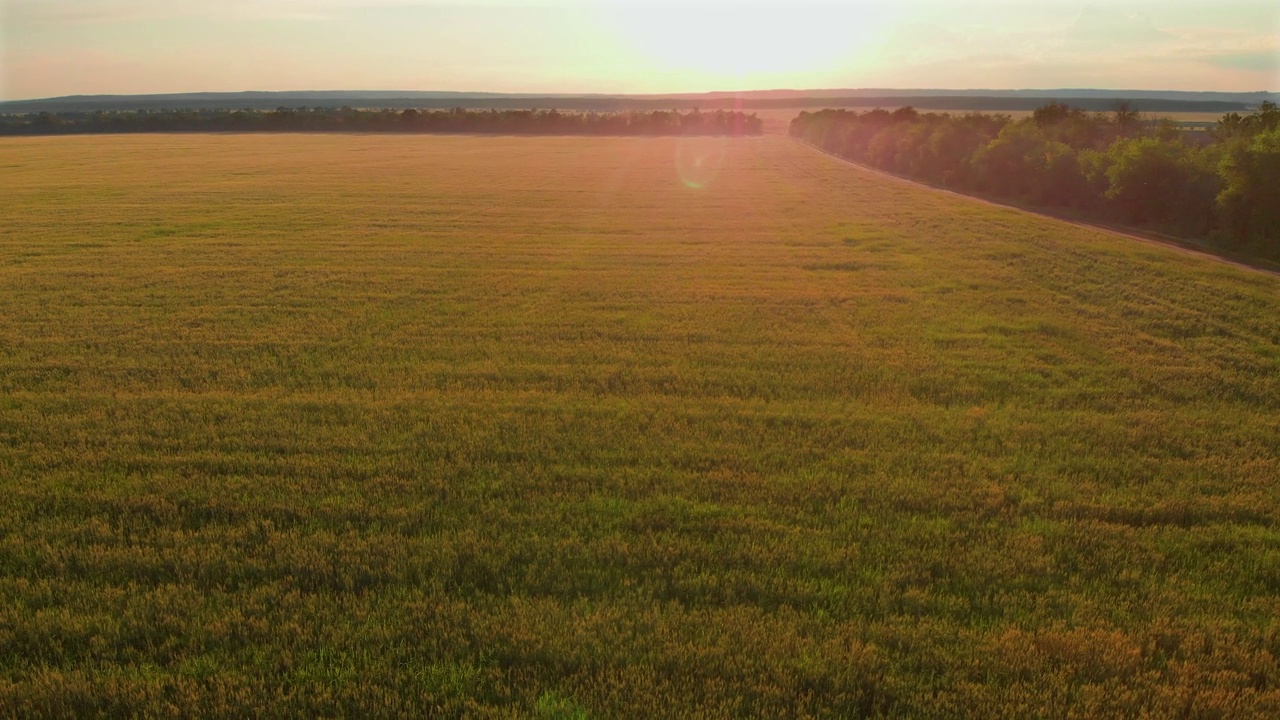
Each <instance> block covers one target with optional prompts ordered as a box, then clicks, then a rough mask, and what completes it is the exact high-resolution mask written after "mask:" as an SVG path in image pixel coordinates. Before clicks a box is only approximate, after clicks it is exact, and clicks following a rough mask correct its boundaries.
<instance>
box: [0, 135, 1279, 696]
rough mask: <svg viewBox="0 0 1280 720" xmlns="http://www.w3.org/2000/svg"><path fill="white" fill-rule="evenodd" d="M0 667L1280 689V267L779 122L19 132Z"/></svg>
mask: <svg viewBox="0 0 1280 720" xmlns="http://www.w3.org/2000/svg"><path fill="white" fill-rule="evenodd" d="M0 210H2V213H0V217H3V222H0V497H3V501H0V530H2V532H0V715H2V716H8V717H55V716H67V717H70V716H76V717H92V716H105V717H121V716H155V717H185V716H197V715H198V716H207V717H215V716H241V715H243V714H245V713H246V712H250V710H251V712H250V714H255V715H260V716H263V717H296V716H327V717H337V716H344V717H345V716H414V717H421V716H446V717H450V716H472V717H492V716H499V717H543V718H580V717H592V718H613V717H618V718H622V717H633V718H635V717H703V718H722V717H792V716H794V717H896V718H904V717H905V718H911V717H914V718H942V717H971V716H981V717H989V718H999V717H1007V718H1025V717H1090V718H1105V717H1152V718H1156V717H1196V718H1250V717H1257V718H1264V717H1275V716H1277V715H1278V714H1280V527H1278V526H1277V520H1278V519H1280V485H1278V484H1277V478H1280V453H1278V452H1277V448H1280V412H1278V411H1280V279H1277V278H1276V277H1273V276H1270V275H1266V274H1263V273H1257V272H1249V271H1247V270H1242V269H1239V268H1236V267H1232V266H1229V265H1226V264H1223V263H1218V262H1214V261H1211V260H1207V259H1204V258H1199V257H1194V256H1190V255H1187V254H1185V253H1179V252H1175V251H1172V250H1168V249H1164V248H1161V247H1156V246H1152V245H1147V244H1141V243H1136V242H1133V241H1131V240H1126V239H1123V238H1120V237H1117V236H1113V235H1108V234H1106V233H1103V232H1100V231H1095V230H1090V229H1084V228H1078V227H1074V226H1071V225H1067V224H1065V223H1062V222H1059V221H1054V220H1049V219H1044V218H1039V217H1035V216H1032V215H1028V214H1025V213H1021V212H1018V211H1016V210H1010V209H1004V208H996V207H990V206H985V205H982V204H979V203H975V202H972V201H970V200H966V199H964V198H959V197H954V196H949V195H945V194H939V193H935V192H931V191H929V190H925V189H921V188H916V187H911V186H907V185H903V184H899V183H895V182H893V181H891V180H887V179H884V178H881V177H878V176H875V175H872V174H869V173H865V172H863V171H860V170H859V169H857V168H853V167H850V166H847V165H843V164H841V163H839V162H837V161H835V160H832V159H831V158H828V157H825V156H823V155H820V154H818V153H816V152H814V151H812V150H809V149H808V148H805V147H802V146H800V145H798V144H796V143H793V142H790V141H788V140H787V139H785V138H781V137H773V136H770V137H764V138H753V139H737V140H726V139H700V140H696V141H695V140H678V139H670V138H667V139H640V138H590V139H586V138H495V137H455V136H449V137H444V136H395V137H377V136H358V135H341V136H328V135H274V136H268V135H254V136H236V135H175V136H144V137H127V136H119V137H112V136H101V137H84V138H79V137H77V138H42V139H25V140H6V141H2V142H0Z"/></svg>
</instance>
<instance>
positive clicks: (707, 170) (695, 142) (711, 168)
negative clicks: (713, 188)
mask: <svg viewBox="0 0 1280 720" xmlns="http://www.w3.org/2000/svg"><path fill="white" fill-rule="evenodd" d="M727 144H728V140H726V139H725V138H723V137H711V136H685V137H681V138H679V139H678V140H676V173H678V174H679V175H680V181H681V182H683V183H684V185H685V187H688V188H692V189H694V190H698V189H701V188H704V187H706V186H708V185H710V184H711V183H713V182H715V179H716V178H717V177H718V176H719V175H720V170H721V169H723V168H724V156H725V148H726V146H727Z"/></svg>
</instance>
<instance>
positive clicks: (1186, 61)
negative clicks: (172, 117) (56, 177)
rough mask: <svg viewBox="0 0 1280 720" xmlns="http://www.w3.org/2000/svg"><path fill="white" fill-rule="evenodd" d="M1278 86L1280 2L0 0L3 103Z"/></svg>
mask: <svg viewBox="0 0 1280 720" xmlns="http://www.w3.org/2000/svg"><path fill="white" fill-rule="evenodd" d="M784 87H785V88H821V87H909V88H926V87H928V88H935V87H942V88H975V87H977V88H1047V87H1100V88H1122V89H1134V88H1142V89H1174V90H1280V2H1274V0H1273V1H1271V2H1231V1H1230V0H1228V1H1227V2H1224V3H1210V2H1206V1H1205V0H1196V1H1195V2H1181V1H1180V0H1175V1H1174V2H1167V1H1165V2H1153V1H1151V0H1146V1H1144V0H1117V1H1115V2H1098V3H1096V4H1092V5H1086V4H1082V3H1079V2H1076V3H1066V2H1059V3H1028V2H1007V1H1006V2H981V1H975V0H896V2H876V3H857V4H855V3H834V2H828V3H820V4H804V3H790V2H781V1H777V0H775V1H773V2H759V3H753V4H746V3H730V2H717V1H716V0H686V1H685V2H683V3H679V4H674V3H673V4H659V3H642V2H635V1H631V2H626V1H625V0H554V1H550V2H536V1H532V2H531V1H528V0H525V1H521V0H510V1H508V2H486V1H482V2H458V1H456V0H455V1H454V2H440V1H439V0H0V98H3V99H22V98H33V97H48V96H54V95H70V94H95V93H160V92H191V91H202V90H204V91H214V90H352V89H370V90H391V89H394V90H471V91H478V90H488V91H503V92H635V93H641V92H697V91H704V90H736V89H766V88H784Z"/></svg>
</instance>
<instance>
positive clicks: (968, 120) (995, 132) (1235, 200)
mask: <svg viewBox="0 0 1280 720" xmlns="http://www.w3.org/2000/svg"><path fill="white" fill-rule="evenodd" d="M790 132H791V135H792V136H793V137H796V138H799V139H801V140H804V141H805V142H808V143H811V144H813V145H816V146H818V147H820V148H822V149H824V150H826V151H828V152H832V153H835V154H837V155H841V156H843V157H847V158H850V159H852V160H856V161H858V162H863V163H867V164H869V165H873V166H875V167H877V168H880V169H883V170H888V171H890V172H895V173H900V174H903V175H907V176H910V177H916V178H921V179H923V180H926V181H928V182H933V183H937V184H941V185H945V186H947V187H954V188H959V189H961V190H972V191H978V192H983V193H989V194H991V195H995V196H998V197H1001V198H1007V199H1012V200H1015V201H1018V202H1024V203H1031V204H1035V205H1040V206H1055V207H1067V208H1074V209H1075V210H1078V211H1080V212H1083V213H1085V214H1086V215H1088V216H1091V217H1095V218H1102V219H1104V220H1112V221H1119V222H1123V223H1129V224H1137V225H1144V226H1148V227H1151V228H1154V229H1156V230H1160V231H1164V232H1170V233H1174V234H1178V235H1182V236H1185V237H1192V238H1204V239H1208V240H1210V241H1211V242H1212V243H1213V244H1215V245H1217V246H1219V247H1222V248H1225V249H1228V250H1232V251H1237V252H1243V253H1247V254H1251V255H1255V256H1261V257H1266V258H1271V259H1280V108H1277V107H1276V106H1275V105H1274V104H1272V103H1269V102H1264V103H1262V106H1261V108H1260V109H1259V110H1258V112H1256V113H1253V114H1251V115H1246V116H1241V115H1240V114H1238V113H1229V114H1227V115H1224V116H1223V117H1222V119H1221V120H1220V121H1219V122H1218V123H1217V125H1216V126H1214V127H1213V128H1212V129H1210V130H1209V131H1208V133H1207V134H1206V133H1199V132H1196V133H1189V132H1185V131H1182V130H1180V129H1179V126H1178V125H1177V124H1176V123H1174V122H1172V121H1169V120H1165V121H1162V122H1160V123H1156V124H1151V123H1144V122H1143V121H1142V119H1141V118H1140V117H1139V115H1138V114H1137V113H1136V112H1133V111H1130V110H1128V109H1125V108H1121V109H1119V110H1117V111H1116V112H1115V113H1114V114H1113V115H1110V116H1108V115H1103V114H1093V115H1090V114H1089V113H1086V112H1084V111H1082V110H1079V109H1076V108H1072V107H1068V106H1066V105H1062V104H1057V103H1053V104H1049V105H1046V106H1044V107H1042V108H1040V109H1038V110H1036V111H1035V112H1034V113H1032V115H1031V116H1029V117H1024V118H1022V119H1020V120H1016V121H1015V120H1012V119H1011V118H1009V117H1008V116H1004V115H984V114H972V115H964V116H960V117H953V116H950V115H945V114H944V115H936V114H933V113H929V114H925V115H921V114H920V113H918V112H916V111H915V110H913V109H912V108H910V107H904V108H899V109H897V110H895V111H894V112H892V113H890V112H888V111H885V110H871V111H868V112H863V113H856V112H847V111H843V110H823V111H822V112H818V113H801V114H800V115H799V116H798V117H797V118H796V119H795V120H793V121H792V123H791V126H790Z"/></svg>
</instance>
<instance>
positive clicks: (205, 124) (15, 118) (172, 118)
mask: <svg viewBox="0 0 1280 720" xmlns="http://www.w3.org/2000/svg"><path fill="white" fill-rule="evenodd" d="M139 132H409V133H486V134H499V135H760V134H761V133H763V132H764V121H763V120H762V119H760V118H758V117H756V115H755V114H754V113H753V114H750V115H748V114H746V113H742V112H730V111H725V110H717V111H715V112H700V111H698V110H692V111H689V112H679V111H674V110H673V111H665V110H655V111H652V112H641V111H629V112H606V113H597V112H585V113H568V112H563V113H562V112H558V111H556V110H493V109H491V110H463V109H460V108H455V109H453V110H426V111H424V110H415V109H412V108H410V109H406V110H387V109H358V108H350V107H344V108H338V109H334V108H306V107H304V108H297V109H294V108H285V107H281V108H278V109H276V110H273V111H270V112H258V111H255V110H157V111H149V110H138V111H132V112H108V111H102V112H60V113H50V112H42V113H32V114H24V115H0V135H71V134H85V133H139Z"/></svg>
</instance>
